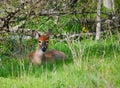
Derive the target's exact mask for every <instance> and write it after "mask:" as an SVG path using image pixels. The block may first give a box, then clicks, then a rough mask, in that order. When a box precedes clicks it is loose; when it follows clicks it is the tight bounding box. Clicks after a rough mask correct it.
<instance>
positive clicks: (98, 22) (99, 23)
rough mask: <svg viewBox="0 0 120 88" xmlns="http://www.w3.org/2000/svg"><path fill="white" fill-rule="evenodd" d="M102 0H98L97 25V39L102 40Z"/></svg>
mask: <svg viewBox="0 0 120 88" xmlns="http://www.w3.org/2000/svg"><path fill="white" fill-rule="evenodd" d="M101 1H102V0H98V3H97V25H96V40H100V38H101V33H100V32H101V18H100V16H101Z"/></svg>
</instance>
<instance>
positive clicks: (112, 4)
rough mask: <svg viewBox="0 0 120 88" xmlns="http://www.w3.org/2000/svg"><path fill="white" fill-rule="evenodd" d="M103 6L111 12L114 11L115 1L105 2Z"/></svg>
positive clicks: (107, 0)
mask: <svg viewBox="0 0 120 88" xmlns="http://www.w3.org/2000/svg"><path fill="white" fill-rule="evenodd" d="M103 5H104V6H105V7H106V8H108V9H110V10H114V7H115V6H114V0H103Z"/></svg>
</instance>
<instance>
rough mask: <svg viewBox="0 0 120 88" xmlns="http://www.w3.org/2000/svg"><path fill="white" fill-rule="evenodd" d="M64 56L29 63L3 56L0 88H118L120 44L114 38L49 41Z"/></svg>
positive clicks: (0, 67) (0, 66)
mask: <svg viewBox="0 0 120 88" xmlns="http://www.w3.org/2000/svg"><path fill="white" fill-rule="evenodd" d="M49 45H50V46H49V49H52V48H55V49H57V50H60V51H63V52H65V53H66V54H67V55H68V60H66V61H65V62H56V63H54V64H51V63H47V64H41V65H33V66H32V67H30V65H29V63H28V62H27V61H26V60H25V58H24V59H22V60H16V59H7V60H6V59H4V57H1V58H2V62H1V63H0V87H1V88H119V86H120V79H119V78H120V74H119V72H120V43H119V36H118V37H115V36H113V37H108V38H106V39H105V40H100V41H94V40H83V41H70V42H67V43H63V42H62V43H61V42H56V43H55V42H54V41H52V40H51V42H50V44H49Z"/></svg>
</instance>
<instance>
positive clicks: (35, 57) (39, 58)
mask: <svg viewBox="0 0 120 88" xmlns="http://www.w3.org/2000/svg"><path fill="white" fill-rule="evenodd" d="M50 34H51V30H50V31H49V32H48V33H47V34H46V35H43V36H40V37H39V38H38V41H39V46H38V49H37V50H36V51H35V52H32V53H30V54H29V55H28V56H27V59H28V60H29V61H30V62H31V63H33V64H41V63H43V62H54V61H56V60H64V59H66V58H67V56H66V55H65V54H64V53H63V52H61V51H57V50H55V49H53V50H48V51H46V52H43V51H42V50H41V48H42V47H43V45H44V46H46V49H47V47H48V40H49V35H50Z"/></svg>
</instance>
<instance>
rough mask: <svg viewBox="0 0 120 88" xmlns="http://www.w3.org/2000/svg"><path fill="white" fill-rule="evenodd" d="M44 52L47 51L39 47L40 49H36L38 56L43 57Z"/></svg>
mask: <svg viewBox="0 0 120 88" xmlns="http://www.w3.org/2000/svg"><path fill="white" fill-rule="evenodd" d="M44 53H45V52H43V51H42V50H41V49H38V50H37V51H36V55H37V56H38V57H40V58H41V59H42V58H43V57H44Z"/></svg>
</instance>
